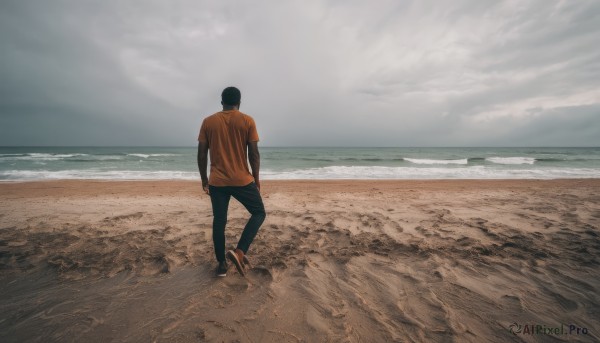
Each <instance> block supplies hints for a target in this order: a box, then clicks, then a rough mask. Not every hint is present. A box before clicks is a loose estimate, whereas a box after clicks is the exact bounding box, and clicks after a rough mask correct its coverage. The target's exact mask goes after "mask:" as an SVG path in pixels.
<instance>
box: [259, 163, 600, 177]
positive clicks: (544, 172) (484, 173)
mask: <svg viewBox="0 0 600 343" xmlns="http://www.w3.org/2000/svg"><path fill="white" fill-rule="evenodd" d="M261 174H262V175H263V178H265V179H279V180H281V179H290V180H293V179H557V178H599V177H600V169H594V168H556V169H521V170H518V169H512V170H511V169H508V170H503V169H498V168H490V167H485V166H472V167H458V168H457V167H454V168H444V167H432V168H418V167H382V166H350V167H348V166H333V167H322V168H310V169H302V170H293V171H284V172H278V171H270V170H265V171H261Z"/></svg>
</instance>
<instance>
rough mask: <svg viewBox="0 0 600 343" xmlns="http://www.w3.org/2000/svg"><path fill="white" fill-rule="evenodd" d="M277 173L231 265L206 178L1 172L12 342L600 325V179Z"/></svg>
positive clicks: (0, 214) (403, 334) (499, 332)
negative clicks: (216, 236) (221, 260)
mask: <svg viewBox="0 0 600 343" xmlns="http://www.w3.org/2000/svg"><path fill="white" fill-rule="evenodd" d="M262 187H263V189H262V192H263V196H264V200H265V205H266V208H267V219H266V221H265V223H264V225H263V227H262V228H261V230H260V231H259V234H258V236H257V237H256V239H255V242H254V244H253V246H252V247H251V250H250V252H249V255H248V256H249V258H250V261H251V262H252V269H250V270H249V272H248V275H247V277H246V278H243V277H241V276H240V275H238V274H237V272H236V271H235V268H233V267H231V268H230V270H229V272H228V275H227V277H225V278H216V277H214V276H213V275H214V268H215V262H214V257H213V256H214V254H213V249H212V239H211V222H212V215H211V207H210V200H209V198H208V197H207V196H206V195H204V194H203V193H202V192H201V187H200V184H199V182H189V181H123V182H117V181H115V182H112V181H111V182H103V181H43V182H21V183H9V182H5V183H0V205H1V206H0V341H2V342H24V341H28V342H58V341H77V342H87V341H89V342H198V341H215V342H221V341H224V342H237V341H239V342H390V341H402V342H410V341H416V342H451V341H460V342H483V341H491V342H507V341H516V342H519V341H526V342H553V341H556V342H560V341H582V342H593V341H598V340H600V333H599V330H600V324H598V323H599V322H598V318H600V295H599V292H598V290H599V287H600V239H599V234H600V230H599V226H600V179H586V180H485V181H484V180H481V181H479V180H444V181H264V182H263V185H262ZM247 218H248V215H247V213H246V212H245V210H244V209H243V208H242V206H241V205H239V204H238V203H237V202H235V201H234V200H232V202H231V205H230V212H229V222H228V227H227V231H226V234H227V244H228V246H229V245H234V244H235V243H236V242H237V238H238V237H239V235H240V233H241V230H242V227H243V225H244V223H245V221H246V219H247ZM513 323H516V324H517V325H521V326H522V330H523V329H524V327H525V325H532V324H533V325H542V326H546V327H549V328H551V327H557V326H560V325H561V324H564V325H567V329H568V325H575V326H576V327H577V328H580V329H583V328H585V329H586V332H587V334H583V333H581V330H580V334H578V335H577V334H575V333H574V332H572V334H570V335H567V334H563V335H556V334H534V335H527V334H524V333H523V331H522V332H521V333H518V334H517V335H514V334H512V333H511V332H510V330H509V328H510V326H511V325H512V324H513ZM525 330H526V329H525ZM567 331H568V330H567Z"/></svg>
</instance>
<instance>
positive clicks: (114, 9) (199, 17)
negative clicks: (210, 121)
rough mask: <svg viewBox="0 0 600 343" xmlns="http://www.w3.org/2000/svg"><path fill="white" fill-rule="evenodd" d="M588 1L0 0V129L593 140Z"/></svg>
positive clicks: (117, 139)
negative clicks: (215, 125)
mask: <svg viewBox="0 0 600 343" xmlns="http://www.w3.org/2000/svg"><path fill="white" fill-rule="evenodd" d="M598 37H600V1H593V0H590V1H583V0H582V1H579V0H567V1H551V0H539V1H527V0H517V1H485V0H462V1H461V0H457V1H423V0H416V1H401V0H389V1H384V0H381V1H380V0H377V1H358V0H350V1H348V0H337V1H334V0H331V1H260V0H259V1H245V0H237V1H222V0H215V1H197V0H193V1H192V0H190V1H162V0H156V1H146V0H145V1H121V0H102V1H80V0H72V1H62V0H52V1H46V0H39V1H34V0H2V1H1V2H0V79H1V82H0V145H181V146H194V145H195V144H196V137H197V134H198V129H199V126H200V123H201V122H202V119H203V118H204V117H205V116H207V115H209V114H212V113H214V112H216V111H218V110H219V109H220V92H221V90H222V89H223V88H224V87H226V86H230V85H235V86H237V87H239V88H240V89H241V91H242V108H241V110H242V111H243V112H245V113H247V114H250V115H252V116H253V117H254V118H255V120H256V122H257V125H258V129H259V134H260V135H261V144H262V145H263V146H298V145H299V146H599V145H600V44H599V39H598Z"/></svg>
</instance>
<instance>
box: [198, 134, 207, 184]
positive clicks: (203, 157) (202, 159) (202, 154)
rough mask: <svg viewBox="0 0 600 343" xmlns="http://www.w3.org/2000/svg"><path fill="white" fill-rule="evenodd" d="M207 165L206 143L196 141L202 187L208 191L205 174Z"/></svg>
mask: <svg viewBox="0 0 600 343" xmlns="http://www.w3.org/2000/svg"><path fill="white" fill-rule="evenodd" d="M207 166H208V143H207V142H198V169H199V170H200V178H201V179H202V189H204V191H205V192H206V194H209V192H208V176H207V175H206V168H207Z"/></svg>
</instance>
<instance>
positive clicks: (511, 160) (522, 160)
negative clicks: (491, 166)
mask: <svg viewBox="0 0 600 343" xmlns="http://www.w3.org/2000/svg"><path fill="white" fill-rule="evenodd" d="M485 160H486V161H489V162H492V163H497V164H534V163H535V158H533V157H488V158H486V159H485Z"/></svg>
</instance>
